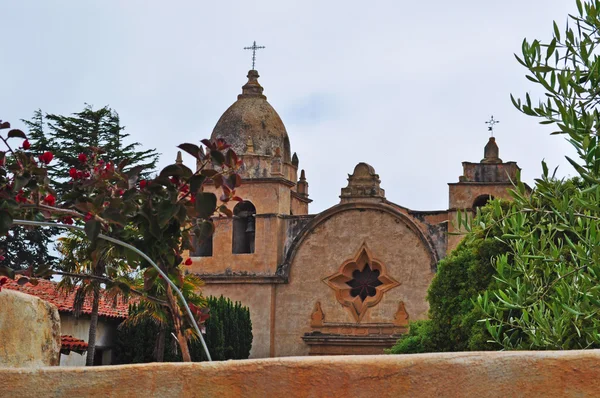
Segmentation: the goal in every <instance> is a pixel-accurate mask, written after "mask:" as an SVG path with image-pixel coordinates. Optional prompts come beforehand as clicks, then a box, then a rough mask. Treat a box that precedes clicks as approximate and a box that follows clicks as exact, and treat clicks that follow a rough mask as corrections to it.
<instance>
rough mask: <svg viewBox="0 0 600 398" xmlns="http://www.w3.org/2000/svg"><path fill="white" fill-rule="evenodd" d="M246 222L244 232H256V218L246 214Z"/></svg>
mask: <svg viewBox="0 0 600 398" xmlns="http://www.w3.org/2000/svg"><path fill="white" fill-rule="evenodd" d="M247 220H248V223H247V224H246V233H254V232H256V226H255V223H256V220H255V219H254V216H253V215H250V216H248V218H247Z"/></svg>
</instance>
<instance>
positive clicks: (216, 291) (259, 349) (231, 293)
mask: <svg viewBox="0 0 600 398" xmlns="http://www.w3.org/2000/svg"><path fill="white" fill-rule="evenodd" d="M272 289H274V286H272V285H267V284H262V285H261V284H209V285H206V286H204V287H203V288H202V294H203V295H204V296H206V297H208V296H211V295H212V296H217V297H219V296H220V295H223V296H225V297H228V298H230V299H231V300H232V301H239V302H241V303H242V305H244V306H246V307H248V309H249V310H250V320H251V321H252V349H251V350H250V358H266V357H268V356H269V353H270V348H271V344H270V330H271V316H270V314H271V292H272ZM208 348H209V349H210V347H208Z"/></svg>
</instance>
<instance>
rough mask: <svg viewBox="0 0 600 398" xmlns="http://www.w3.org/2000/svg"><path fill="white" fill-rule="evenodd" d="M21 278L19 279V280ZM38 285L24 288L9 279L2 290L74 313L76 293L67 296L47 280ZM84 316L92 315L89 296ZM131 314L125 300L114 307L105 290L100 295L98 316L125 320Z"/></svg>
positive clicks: (83, 309) (25, 285)
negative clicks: (27, 296) (20, 294)
mask: <svg viewBox="0 0 600 398" xmlns="http://www.w3.org/2000/svg"><path fill="white" fill-rule="evenodd" d="M18 279H19V277H17V280H18ZM38 282H39V283H38V284H37V285H35V286H34V285H32V284H31V283H29V282H28V283H26V284H24V285H23V286H19V284H17V282H16V280H12V279H9V280H8V283H7V284H5V285H3V286H2V288H5V289H11V290H18V291H20V292H22V293H26V294H30V295H32V296H36V297H39V298H41V299H42V300H45V301H47V302H49V303H50V304H54V305H55V306H56V307H57V308H58V310H59V311H60V312H73V302H74V299H75V291H72V292H70V293H68V294H65V292H64V291H62V290H59V289H58V286H57V283H56V282H53V281H49V280H47V279H38ZM81 313H82V314H91V313H92V298H91V296H90V295H88V296H87V297H86V299H85V301H84V303H83V306H82V308H81ZM128 313H129V303H124V302H123V300H121V299H118V300H117V305H116V307H115V306H114V300H113V299H112V298H110V297H107V295H106V293H105V291H104V290H102V292H101V295H100V305H99V307H98V315H99V316H104V317H108V318H120V319H125V318H127V315H128Z"/></svg>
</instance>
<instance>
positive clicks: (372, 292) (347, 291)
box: [323, 243, 400, 322]
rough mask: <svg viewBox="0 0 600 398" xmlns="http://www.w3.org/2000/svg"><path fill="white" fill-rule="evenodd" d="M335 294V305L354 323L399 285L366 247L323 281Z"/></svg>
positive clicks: (362, 247) (361, 248)
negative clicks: (347, 314)
mask: <svg viewBox="0 0 600 398" xmlns="http://www.w3.org/2000/svg"><path fill="white" fill-rule="evenodd" d="M323 282H325V283H326V284H327V285H328V286H329V287H330V288H332V289H333V290H334V291H335V297H336V298H337V300H338V302H339V303H340V304H342V305H343V306H344V307H346V308H347V309H348V310H349V311H350V313H351V314H352V316H353V317H354V320H355V321H356V322H360V321H361V319H362V318H363V316H364V315H365V313H366V312H367V309H368V308H369V307H373V306H375V305H377V303H379V302H380V301H381V299H382V298H383V294H384V293H385V292H387V291H388V290H390V289H393V288H394V287H396V286H399V285H400V282H398V281H396V280H395V279H394V278H392V277H391V276H389V275H388V274H387V270H386V267H385V266H384V265H383V264H382V263H381V262H380V261H378V260H376V259H374V258H373V256H372V255H371V252H370V250H369V248H368V247H367V245H366V244H364V243H363V245H362V246H361V247H360V249H359V250H358V252H357V253H356V255H355V256H354V258H352V259H350V260H347V261H345V262H344V263H343V264H342V265H341V267H340V268H339V271H338V272H336V273H335V274H333V275H330V276H328V277H327V278H325V279H323Z"/></svg>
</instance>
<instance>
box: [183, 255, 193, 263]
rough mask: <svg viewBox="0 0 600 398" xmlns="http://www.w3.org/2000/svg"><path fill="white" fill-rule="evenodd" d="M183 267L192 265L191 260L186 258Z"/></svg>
mask: <svg viewBox="0 0 600 398" xmlns="http://www.w3.org/2000/svg"><path fill="white" fill-rule="evenodd" d="M184 264H185V265H192V259H191V258H189V257H188V259H187V260H185V263H184Z"/></svg>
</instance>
